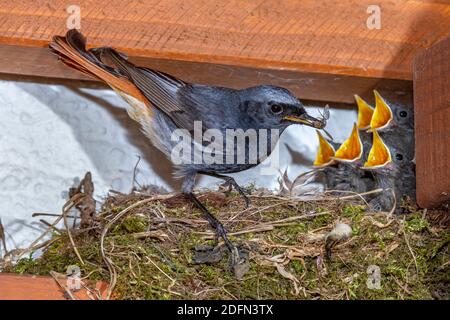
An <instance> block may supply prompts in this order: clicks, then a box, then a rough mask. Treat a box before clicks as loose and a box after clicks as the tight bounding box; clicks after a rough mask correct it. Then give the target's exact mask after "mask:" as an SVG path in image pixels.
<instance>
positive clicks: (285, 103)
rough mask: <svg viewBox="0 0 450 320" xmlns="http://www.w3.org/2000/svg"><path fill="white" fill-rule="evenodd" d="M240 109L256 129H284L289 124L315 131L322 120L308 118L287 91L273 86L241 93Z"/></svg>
mask: <svg viewBox="0 0 450 320" xmlns="http://www.w3.org/2000/svg"><path fill="white" fill-rule="evenodd" d="M240 99H241V103H240V108H241V110H242V111H244V112H245V114H246V116H247V117H248V118H249V119H251V120H250V121H251V122H252V124H257V126H258V128H261V129H262V128H266V129H284V128H286V127H288V126H289V125H291V124H304V125H307V126H310V127H314V128H317V129H322V128H324V127H325V122H324V121H323V120H319V119H316V118H314V117H312V116H310V115H309V114H308V113H307V112H306V110H305V108H304V107H303V104H302V103H301V102H300V100H299V99H298V98H296V97H295V96H294V95H293V94H292V93H291V92H290V91H289V90H287V89H284V88H280V87H275V86H268V85H265V86H258V87H252V88H247V89H244V90H242V91H241V96H240Z"/></svg>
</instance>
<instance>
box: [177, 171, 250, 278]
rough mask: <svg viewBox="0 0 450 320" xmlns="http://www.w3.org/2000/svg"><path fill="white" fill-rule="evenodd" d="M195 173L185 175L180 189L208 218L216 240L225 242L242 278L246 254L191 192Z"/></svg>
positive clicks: (245, 264) (233, 263) (232, 261)
mask: <svg viewBox="0 0 450 320" xmlns="http://www.w3.org/2000/svg"><path fill="white" fill-rule="evenodd" d="M195 177H196V173H191V174H189V175H186V176H185V179H184V181H183V185H182V189H183V193H184V194H185V195H186V196H187V197H188V198H189V199H190V200H191V201H192V202H193V203H194V204H195V205H196V206H197V207H198V208H199V209H200V211H201V212H202V213H203V214H204V216H205V218H206V219H207V220H208V222H209V224H210V225H211V226H212V227H213V228H214V229H215V230H216V237H217V238H216V240H218V237H221V238H222V239H223V241H224V242H225V246H226V247H227V249H228V250H229V251H230V255H231V265H232V268H233V271H234V274H235V276H236V278H238V279H242V276H243V275H244V274H245V273H246V272H247V271H248V268H249V264H248V256H246V255H245V254H241V253H240V252H239V250H238V248H237V247H236V246H235V245H233V243H232V242H231V241H230V239H228V236H227V232H226V230H225V228H224V226H223V225H222V223H221V222H220V221H219V220H218V219H217V218H216V217H214V215H213V214H212V213H211V212H209V210H208V209H207V208H206V207H205V206H204V205H203V204H202V203H201V202H200V200H198V198H197V197H196V196H195V194H194V193H193V188H194V184H195Z"/></svg>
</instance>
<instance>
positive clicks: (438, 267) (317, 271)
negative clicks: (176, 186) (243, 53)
mask: <svg viewBox="0 0 450 320" xmlns="http://www.w3.org/2000/svg"><path fill="white" fill-rule="evenodd" d="M237 196H238V195H236V197H237ZM233 197H234V195H232V196H230V197H229V198H227V199H229V201H234V200H233V199H234V198H233ZM252 200H253V203H252V204H253V209H250V210H247V211H244V209H243V208H240V209H236V204H235V202H233V204H232V205H230V206H229V207H230V208H229V209H228V210H229V211H226V210H227V209H226V206H225V208H222V207H221V208H220V215H219V217H220V219H221V220H222V221H224V222H226V228H227V229H228V230H229V231H231V232H235V231H238V230H245V229H250V228H253V227H254V226H255V225H259V224H262V223H270V222H272V221H278V220H281V219H284V218H288V217H293V216H299V215H304V214H307V213H310V212H317V213H320V212H326V213H327V214H324V215H320V216H316V217H314V218H310V219H304V220H296V221H295V222H293V223H292V224H289V225H284V226H276V227H274V228H273V230H270V231H266V232H252V233H244V234H242V235H239V236H233V237H230V238H231V239H232V240H233V241H234V242H235V243H238V244H240V245H242V246H243V247H246V248H248V249H249V250H250V251H251V253H252V255H251V257H252V259H251V260H250V270H249V272H248V273H247V274H245V276H244V279H242V280H241V281H239V280H237V279H236V278H235V277H234V275H233V273H232V271H231V268H230V262H229V256H228V255H226V256H225V257H224V258H223V259H222V260H221V261H220V262H219V263H216V264H212V265H204V264H203V265H198V264H194V263H193V256H194V249H195V248H196V247H197V246H198V245H210V246H212V245H214V241H213V240H211V239H205V238H204V236H205V234H204V232H206V231H211V229H210V227H209V226H208V225H207V224H205V223H201V222H198V221H200V220H199V219H200V212H199V211H198V210H195V209H193V210H192V211H190V209H189V208H188V207H187V206H180V207H179V208H172V209H167V208H165V207H164V205H163V204H162V203H159V202H158V203H155V204H154V205H155V206H156V205H157V206H158V210H163V212H164V214H165V215H166V216H167V217H176V218H183V219H192V221H193V222H192V223H190V224H182V223H172V224H164V225H162V224H161V223H160V221H156V220H152V219H153V218H152V217H153V216H152V215H149V216H144V215H143V214H142V212H143V210H142V208H141V209H139V210H136V212H130V213H129V215H128V216H126V217H125V218H122V219H121V220H120V221H118V222H117V223H116V224H115V225H113V226H112V228H111V229H110V232H109V233H108V234H107V235H106V237H105V243H104V244H105V252H107V253H108V254H110V253H112V254H111V255H110V258H111V259H112V261H113V263H114V266H115V268H116V271H117V274H118V278H117V285H116V288H115V291H114V294H115V298H118V299H162V300H165V299H234V298H237V299H431V298H432V294H435V292H439V294H440V295H441V296H442V297H444V298H446V297H447V298H448V297H449V293H448V291H449V289H448V283H450V272H449V269H448V267H445V266H446V265H445V263H447V262H448V259H449V254H450V253H449V243H450V235H449V233H448V231H446V230H441V229H433V226H432V225H430V223H429V222H428V221H427V220H424V219H422V215H421V213H420V212H418V213H417V214H414V215H412V216H411V217H409V218H407V219H406V221H405V222H403V220H402V219H396V220H395V221H394V222H392V223H391V224H390V225H388V226H386V227H384V228H380V227H378V226H376V225H374V224H372V222H371V220H370V219H364V217H365V215H366V213H365V207H364V206H362V205H358V204H353V203H339V204H332V203H327V202H318V203H306V202H298V203H296V204H294V205H292V204H289V205H287V204H283V203H282V204H280V205H276V206H272V207H271V208H270V209H268V210H260V211H258V212H257V213H254V211H252V210H255V211H257V210H258V209H260V208H265V207H270V206H271V205H273V204H276V203H277V201H280V200H279V199H270V198H261V199H260V200H258V199H257V198H252ZM258 201H259V202H258ZM130 204H131V203H129V204H128V205H130ZM148 205H152V204H148ZM112 208H113V209H111V208H109V209H108V210H109V211H108V213H109V214H110V213H111V212H116V213H118V212H120V211H122V210H124V209H125V208H126V206H124V205H118V206H112ZM211 209H212V211H217V212H218V211H219V209H218V208H211ZM238 210H242V211H238ZM187 213H189V214H187ZM237 213H239V214H237ZM231 217H235V218H234V220H231V219H230V218H231ZM343 219H344V220H345V221H349V224H350V225H351V227H352V230H353V236H354V239H352V240H351V241H349V242H348V243H346V244H341V245H340V246H338V248H336V249H335V250H336V251H335V252H333V258H332V260H331V261H330V260H328V259H326V258H325V257H322V262H320V261H318V258H317V254H320V253H322V252H323V245H324V243H323V241H319V240H315V241H311V242H308V241H307V240H305V239H307V238H308V236H309V235H311V233H312V232H314V233H315V235H316V236H317V235H318V234H320V233H325V232H326V231H327V230H329V229H331V228H332V226H333V225H334V224H335V222H336V221H342V220H343ZM377 219H379V220H380V221H381V222H383V224H384V221H383V217H381V218H378V217H377ZM157 228H159V230H160V231H161V232H163V233H165V234H166V235H167V237H165V238H163V240H161V239H157V238H140V239H137V238H136V237H135V236H134V235H133V234H135V233H139V232H143V231H146V230H154V229H157ZM101 230H102V226H100V228H99V229H98V230H92V232H85V233H79V234H76V233H73V235H74V240H75V243H76V245H77V248H78V251H79V253H80V255H81V256H82V257H83V260H84V262H85V264H84V265H83V266H81V264H80V261H79V260H78V257H77V256H76V254H75V253H74V250H73V247H72V245H71V243H70V241H69V239H68V237H67V235H65V234H63V235H62V236H58V235H53V236H54V237H59V238H58V240H57V241H55V242H53V243H52V244H51V245H50V246H49V247H47V248H46V250H45V251H44V253H43V255H42V256H41V257H40V258H39V259H32V258H31V256H30V257H26V258H23V259H21V260H19V261H18V263H17V264H16V265H14V266H10V267H8V268H6V269H5V270H4V271H7V272H17V273H31V274H39V275H45V274H48V273H49V272H50V271H52V270H53V271H57V272H60V273H65V272H66V269H67V267H68V266H70V265H78V266H80V267H81V271H82V276H88V279H90V280H104V281H109V276H110V275H109V272H108V271H107V268H106V266H105V262H104V261H103V258H102V255H101V253H100V244H99V234H101ZM431 231H432V232H431ZM405 233H406V238H405ZM319 238H320V237H319ZM405 239H408V243H407V242H406V240H405ZM288 250H290V254H292V253H296V254H298V255H297V256H295V255H294V256H293V257H292V259H291V260H289V259H287V260H285V262H284V263H283V267H284V269H285V270H286V272H289V273H290V274H292V275H293V276H294V277H296V278H297V279H298V286H299V289H300V292H299V293H298V294H296V292H295V286H294V284H293V282H292V281H291V280H290V279H287V278H285V277H283V275H281V274H280V273H279V272H278V270H277V268H276V267H275V266H274V265H273V264H272V265H271V263H272V262H270V263H268V261H269V260H264V259H262V260H258V259H259V258H258V257H266V258H270V257H274V256H277V255H281V256H286V257H288V256H289V254H288ZM309 250H310V251H311V252H312V253H311V254H308V252H309ZM302 252H305V253H304V255H302V254H301V253H302ZM262 262H265V263H262ZM371 265H376V266H378V267H379V268H380V284H381V289H370V288H369V287H368V286H367V281H368V279H369V277H370V275H369V274H368V273H367V270H368V268H369V266H371ZM319 266H320V267H319ZM443 266H444V267H443ZM416 268H417V269H416ZM369 280H370V279H369Z"/></svg>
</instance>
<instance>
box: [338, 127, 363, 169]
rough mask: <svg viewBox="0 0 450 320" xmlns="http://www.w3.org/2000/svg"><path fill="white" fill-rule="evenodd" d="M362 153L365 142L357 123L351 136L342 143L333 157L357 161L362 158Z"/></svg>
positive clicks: (343, 160) (342, 160)
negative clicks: (363, 142)
mask: <svg viewBox="0 0 450 320" xmlns="http://www.w3.org/2000/svg"><path fill="white" fill-rule="evenodd" d="M362 154H363V144H362V142H361V137H360V136H359V130H358V128H357V126H356V123H355V124H354V125H353V130H352V133H351V135H350V137H349V138H348V139H347V140H345V141H344V143H343V144H341V146H340V147H339V149H338V150H337V151H336V153H335V155H334V157H332V158H333V159H335V160H337V161H340V162H355V161H358V160H359V159H361V157H362Z"/></svg>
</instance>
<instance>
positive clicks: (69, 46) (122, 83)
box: [50, 29, 150, 105]
mask: <svg viewBox="0 0 450 320" xmlns="http://www.w3.org/2000/svg"><path fill="white" fill-rule="evenodd" d="M50 48H51V49H52V50H53V51H54V52H55V53H56V54H57V55H58V56H59V58H60V59H61V61H62V62H64V63H65V64H66V65H68V66H69V67H72V68H74V69H76V70H79V71H81V72H82V73H84V74H87V75H89V76H91V77H94V78H96V79H99V80H101V81H103V82H105V83H106V84H108V85H109V86H110V87H111V88H113V89H114V90H115V91H117V92H119V93H121V95H122V96H123V93H125V94H126V95H129V96H132V97H133V98H135V99H137V100H139V101H141V102H144V103H145V104H147V105H150V104H149V103H146V102H148V101H147V99H146V98H145V96H144V95H143V94H142V92H141V91H140V90H139V89H138V88H137V87H136V86H135V85H134V84H133V83H132V82H131V81H130V80H129V79H128V78H127V75H126V74H124V73H123V72H121V71H118V70H115V69H114V68H111V67H109V66H108V65H106V64H105V63H103V61H101V53H102V52H103V51H104V50H113V49H111V48H95V49H91V50H86V39H85V37H84V36H83V35H82V34H81V33H80V32H79V31H77V30H76V29H72V30H69V31H68V32H67V33H66V36H65V37H62V36H54V37H53V41H52V42H51V43H50ZM114 52H115V51H114ZM116 54H117V55H119V53H116ZM119 56H120V55H119ZM120 57H121V58H122V59H123V57H122V56H120ZM123 60H124V59H123ZM126 63H127V64H131V63H130V62H128V61H127V62H126Z"/></svg>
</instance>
